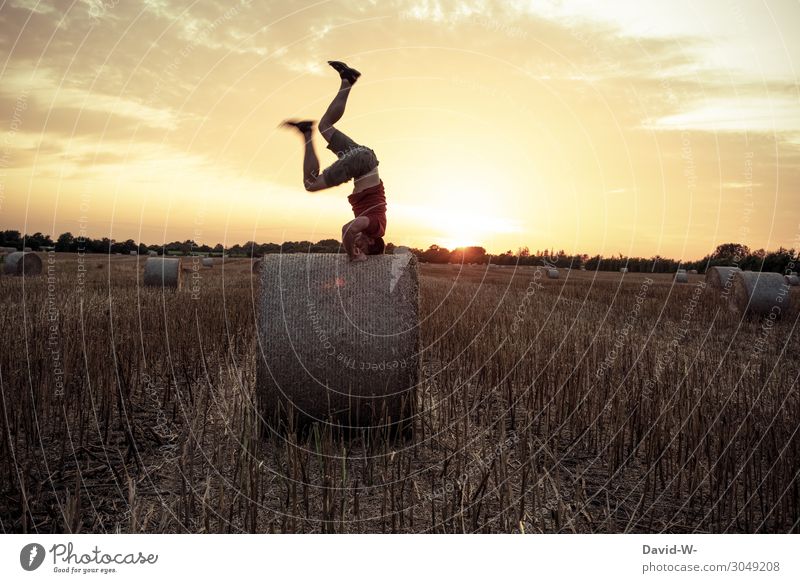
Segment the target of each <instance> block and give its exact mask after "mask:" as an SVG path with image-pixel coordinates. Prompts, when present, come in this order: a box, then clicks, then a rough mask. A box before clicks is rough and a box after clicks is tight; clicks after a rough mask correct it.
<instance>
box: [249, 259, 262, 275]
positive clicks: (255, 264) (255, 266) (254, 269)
mask: <svg viewBox="0 0 800 583" xmlns="http://www.w3.org/2000/svg"><path fill="white" fill-rule="evenodd" d="M262 261H263V260H262V259H256V260H255V261H253V267H252V268H251V270H252V272H253V273H258V270H259V269H261V263H262Z"/></svg>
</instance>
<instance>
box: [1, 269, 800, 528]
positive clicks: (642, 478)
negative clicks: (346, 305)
mask: <svg viewBox="0 0 800 583" xmlns="http://www.w3.org/2000/svg"><path fill="white" fill-rule="evenodd" d="M41 256H42V259H43V261H44V273H43V275H41V276H39V277H26V278H21V277H7V276H2V277H0V297H2V302H1V303H0V326H2V330H3V341H2V349H1V350H0V526H1V527H2V530H3V532H39V533H50V532H59V533H61V532H96V533H107V532H125V533H129V532H148V533H156V532H157V533H172V532H189V533H199V532H219V533H225V532H302V533H321V532H337V533H338V532H347V533H364V532H436V533H462V532H486V533H514V532H524V533H543V532H544V533H555V532H578V533H621V532H669V533H689V532H701V533H707V532H713V533H719V532H744V533H756V532H758V533H762V532H763V533H766V532H770V533H772V532H777V533H787V532H794V533H798V532H800V483H799V482H798V480H799V479H800V478H799V476H798V472H800V436H798V428H799V427H800V391H798V374H799V373H800V342H798V334H799V332H798V326H797V325H798V309H797V306H798V301H800V297H798V295H797V288H795V289H793V290H792V292H791V293H792V298H791V300H792V305H791V307H790V308H789V309H787V310H784V312H783V313H782V314H781V316H782V317H781V318H780V319H778V318H774V319H770V318H766V319H763V318H753V317H741V316H739V315H736V314H734V313H732V312H730V311H729V310H728V308H727V306H726V304H725V298H724V297H722V295H721V293H720V291H719V290H711V289H707V288H706V286H705V285H704V281H705V279H704V277H703V276H702V275H699V276H698V275H690V276H689V282H688V283H686V284H675V283H673V280H672V276H670V275H666V274H645V273H627V274H620V273H594V272H582V271H577V270H571V271H570V270H563V269H562V270H560V274H559V278H558V279H548V278H547V275H546V273H545V272H544V271H542V270H537V269H535V268H531V267H521V268H514V267H491V268H489V267H487V266H484V265H476V266H449V265H444V266H434V265H427V264H426V265H422V266H421V314H422V318H421V322H420V326H421V336H422V351H423V352H422V361H423V370H422V375H421V383H420V386H419V387H418V391H417V393H418V396H417V399H418V403H417V404H418V409H419V412H418V415H417V416H416V417H415V419H414V422H413V424H414V432H413V437H412V438H410V439H406V440H402V439H393V438H391V437H390V436H386V435H382V434H380V433H373V434H362V435H353V436H349V437H344V436H342V435H339V434H336V433H332V432H330V431H325V430H321V429H314V430H312V431H310V432H309V433H307V434H304V435H300V436H294V435H292V436H282V437H277V436H273V437H272V438H270V439H265V438H263V437H262V431H261V429H262V427H261V423H262V422H261V419H260V414H259V413H260V412H259V411H257V409H256V407H255V397H254V395H255V370H256V358H257V354H258V352H259V347H258V340H257V335H256V330H255V307H256V305H257V301H256V295H257V294H258V289H257V278H255V277H253V276H252V272H251V261H250V260H247V259H231V260H225V261H224V262H223V260H222V259H215V265H214V266H213V267H212V268H204V267H202V264H201V263H200V259H199V258H198V259H197V262H196V263H195V262H194V260H192V259H188V258H187V259H184V263H185V265H186V266H187V267H188V268H189V269H188V270H187V271H185V272H184V274H183V275H184V288H183V289H182V290H181V291H177V292H176V291H173V290H162V289H160V288H145V287H142V273H143V269H142V268H143V265H144V261H145V259H146V258H144V257H141V258H139V257H117V256H112V257H107V256H91V255H86V256H78V255H73V254H42V255H41ZM352 268H353V269H358V265H353V266H352Z"/></svg>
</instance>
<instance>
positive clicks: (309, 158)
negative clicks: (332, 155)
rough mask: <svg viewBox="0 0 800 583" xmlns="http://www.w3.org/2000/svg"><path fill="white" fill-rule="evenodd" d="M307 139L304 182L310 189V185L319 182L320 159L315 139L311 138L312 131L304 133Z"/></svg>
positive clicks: (304, 137) (304, 157)
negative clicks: (316, 150) (315, 147)
mask: <svg viewBox="0 0 800 583" xmlns="http://www.w3.org/2000/svg"><path fill="white" fill-rule="evenodd" d="M303 139H305V141H306V152H305V155H304V156H303V184H304V185H305V187H306V189H307V190H308V189H309V187H310V186H312V185H313V184H315V183H316V182H317V177H318V176H319V159H318V158H317V153H316V152H315V151H314V141H313V140H312V139H311V132H308V134H303Z"/></svg>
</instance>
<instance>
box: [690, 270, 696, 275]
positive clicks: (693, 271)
mask: <svg viewBox="0 0 800 583" xmlns="http://www.w3.org/2000/svg"><path fill="white" fill-rule="evenodd" d="M689 274H690V275H697V270H696V269H690V270H689Z"/></svg>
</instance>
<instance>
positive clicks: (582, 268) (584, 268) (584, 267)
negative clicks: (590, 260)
mask: <svg viewBox="0 0 800 583" xmlns="http://www.w3.org/2000/svg"><path fill="white" fill-rule="evenodd" d="M578 269H579V271H586V266H585V265H581V266H580V267H579V268H578Z"/></svg>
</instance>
